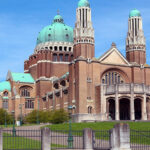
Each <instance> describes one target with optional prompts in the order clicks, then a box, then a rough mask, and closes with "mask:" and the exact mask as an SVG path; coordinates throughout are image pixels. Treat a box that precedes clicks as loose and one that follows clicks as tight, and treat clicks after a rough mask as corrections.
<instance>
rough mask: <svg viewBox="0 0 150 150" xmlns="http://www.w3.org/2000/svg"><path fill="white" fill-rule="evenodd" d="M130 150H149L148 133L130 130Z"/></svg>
mask: <svg viewBox="0 0 150 150" xmlns="http://www.w3.org/2000/svg"><path fill="white" fill-rule="evenodd" d="M130 143H131V149H132V150H150V131H141V130H130Z"/></svg>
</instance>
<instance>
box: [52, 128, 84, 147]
mask: <svg viewBox="0 0 150 150" xmlns="http://www.w3.org/2000/svg"><path fill="white" fill-rule="evenodd" d="M51 147H52V149H83V131H71V132H70V131H68V130H67V131H62V130H55V131H52V132H51Z"/></svg>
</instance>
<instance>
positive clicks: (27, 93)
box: [21, 88, 30, 97]
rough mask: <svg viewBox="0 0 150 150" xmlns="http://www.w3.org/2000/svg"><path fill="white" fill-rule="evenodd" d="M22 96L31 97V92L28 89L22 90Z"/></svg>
mask: <svg viewBox="0 0 150 150" xmlns="http://www.w3.org/2000/svg"><path fill="white" fill-rule="evenodd" d="M21 96H22V97H30V91H29V90H28V89H26V88H25V89H22V90H21Z"/></svg>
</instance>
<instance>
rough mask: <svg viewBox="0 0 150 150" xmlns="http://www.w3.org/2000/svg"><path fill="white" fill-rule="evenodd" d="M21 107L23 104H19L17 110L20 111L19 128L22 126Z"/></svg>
mask: <svg viewBox="0 0 150 150" xmlns="http://www.w3.org/2000/svg"><path fill="white" fill-rule="evenodd" d="M22 105H23V104H19V109H20V126H22Z"/></svg>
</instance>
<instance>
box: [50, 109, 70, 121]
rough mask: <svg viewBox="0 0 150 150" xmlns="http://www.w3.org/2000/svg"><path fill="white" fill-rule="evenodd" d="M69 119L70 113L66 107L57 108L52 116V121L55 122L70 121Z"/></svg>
mask: <svg viewBox="0 0 150 150" xmlns="http://www.w3.org/2000/svg"><path fill="white" fill-rule="evenodd" d="M68 119H69V116H68V113H67V112H66V111H65V110H64V109H60V110H55V111H53V114H52V117H51V123H53V124H59V123H64V122H66V121H68Z"/></svg>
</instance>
